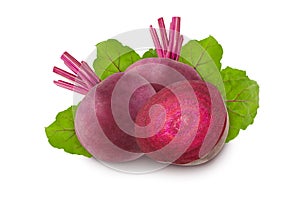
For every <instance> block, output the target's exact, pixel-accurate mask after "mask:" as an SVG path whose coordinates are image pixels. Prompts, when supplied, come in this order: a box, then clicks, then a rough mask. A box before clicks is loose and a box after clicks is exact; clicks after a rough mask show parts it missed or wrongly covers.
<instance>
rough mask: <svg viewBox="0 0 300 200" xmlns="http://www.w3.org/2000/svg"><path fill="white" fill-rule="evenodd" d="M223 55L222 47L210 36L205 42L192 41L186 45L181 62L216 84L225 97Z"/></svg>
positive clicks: (181, 54) (181, 55)
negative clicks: (222, 71) (222, 68)
mask: <svg viewBox="0 0 300 200" xmlns="http://www.w3.org/2000/svg"><path fill="white" fill-rule="evenodd" d="M222 55H223V49H222V46H221V45H220V44H219V43H218V41H217V40H216V39H215V38H214V37H212V36H209V37H208V38H205V39H203V40H200V41H197V40H191V41H189V42H188V43H187V44H185V45H184V46H183V47H182V49H181V53H180V58H179V61H180V62H183V63H186V64H188V65H190V66H192V67H194V68H195V69H196V70H197V71H198V73H199V74H200V76H201V77H202V78H203V80H205V81H207V82H210V83H212V84H214V85H215V86H216V87H217V88H218V89H219V90H220V92H221V93H222V95H224V94H225V91H224V88H223V81H222V77H221V75H220V69H221V59H222Z"/></svg>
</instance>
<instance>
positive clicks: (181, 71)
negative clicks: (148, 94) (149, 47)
mask: <svg viewBox="0 0 300 200" xmlns="http://www.w3.org/2000/svg"><path fill="white" fill-rule="evenodd" d="M132 70H134V71H135V72H136V73H138V74H139V75H141V76H142V77H144V78H145V79H146V80H147V81H148V82H150V83H151V84H152V85H153V87H154V89H155V90H156V91H159V90H161V89H162V88H164V87H165V86H167V85H170V84H172V83H175V82H178V81H183V80H201V77H200V76H199V74H198V73H197V71H196V70H195V69H194V68H193V67H191V66H189V65H187V64H184V63H181V62H178V61H176V60H172V59H169V58H145V59H142V60H139V61H137V62H135V63H134V64H132V65H131V66H130V67H128V68H127V70H126V72H129V71H132Z"/></svg>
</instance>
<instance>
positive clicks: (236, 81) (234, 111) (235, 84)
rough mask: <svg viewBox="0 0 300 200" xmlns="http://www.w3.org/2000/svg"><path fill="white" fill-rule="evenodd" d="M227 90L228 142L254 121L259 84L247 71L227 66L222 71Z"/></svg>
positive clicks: (257, 103)
mask: <svg viewBox="0 0 300 200" xmlns="http://www.w3.org/2000/svg"><path fill="white" fill-rule="evenodd" d="M221 75H222V78H223V82H224V87H225V91H226V98H227V100H226V105H227V111H228V115H229V124H230V126H229V133H228V136H227V139H226V142H229V141H230V140H232V139H234V138H235V137H236V136H237V135H238V134H239V131H240V129H243V130H245V129H246V128H247V127H248V126H249V125H250V124H252V123H253V122H254V118H255V116H256V113H257V109H258V107H259V86H258V84H257V82H256V81H254V80H251V79H250V78H249V77H248V76H247V74H246V72H245V71H242V70H238V69H233V68H231V67H227V68H226V69H223V70H222V71H221Z"/></svg>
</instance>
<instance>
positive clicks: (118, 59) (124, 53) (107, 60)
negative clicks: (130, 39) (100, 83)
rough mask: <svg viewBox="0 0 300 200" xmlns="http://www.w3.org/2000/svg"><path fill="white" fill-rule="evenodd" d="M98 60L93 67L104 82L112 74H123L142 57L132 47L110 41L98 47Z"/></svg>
mask: <svg viewBox="0 0 300 200" xmlns="http://www.w3.org/2000/svg"><path fill="white" fill-rule="evenodd" d="M96 47H97V58H96V59H95V61H94V63H93V66H94V69H95V72H96V74H97V75H98V76H99V78H100V79H101V80H104V79H105V78H107V77H108V76H110V75H111V74H114V73H116V72H123V71H125V70H126V69H127V67H129V66H130V65H131V64H133V63H134V62H136V61H137V60H139V59H141V57H140V56H139V55H138V54H137V53H136V52H135V51H134V50H133V49H131V48H130V47H128V46H123V45H122V44H121V43H120V42H119V41H117V40H115V39H109V40H106V41H103V42H100V43H98V44H97V45H96Z"/></svg>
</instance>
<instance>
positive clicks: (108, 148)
mask: <svg viewBox="0 0 300 200" xmlns="http://www.w3.org/2000/svg"><path fill="white" fill-rule="evenodd" d="M62 59H63V60H64V61H65V63H66V65H67V66H68V67H69V68H70V69H72V71H73V72H74V73H76V75H77V76H75V75H72V74H70V73H67V72H65V71H63V70H61V69H59V68H56V67H55V68H54V72H55V73H58V74H60V75H62V76H64V77H65V78H68V79H69V80H72V81H75V82H76V85H75V84H71V83H67V82H64V81H55V83H56V84H57V85H59V86H61V87H64V88H67V89H70V90H73V91H75V92H78V93H81V94H85V95H86V96H85V97H84V99H83V100H82V101H81V103H80V104H79V106H78V109H77V111H76V116H75V132H76V135H77V137H78V139H79V141H80V143H81V144H82V145H83V146H84V147H85V149H86V150H87V151H88V152H89V153H91V154H92V155H93V157H95V158H96V159H99V160H103V161H109V162H124V161H129V160H133V159H136V158H138V157H140V156H141V155H142V154H141V151H140V149H139V147H138V145H137V143H136V139H135V137H133V136H132V135H133V133H127V132H124V131H123V130H122V129H120V126H119V124H130V123H129V122H130V121H134V120H135V117H136V114H137V112H138V110H139V109H140V107H141V106H142V105H144V104H145V102H146V101H147V100H148V99H149V98H150V97H151V96H152V95H154V94H155V93H156V92H155V90H154V89H153V87H152V86H151V85H150V84H149V83H148V82H146V81H145V80H144V79H143V78H142V77H140V76H138V75H136V74H133V73H126V74H125V73H115V74H113V75H111V76H109V77H108V78H107V79H105V80H104V81H101V82H100V80H99V79H98V78H97V76H96V75H95V74H94V73H93V72H92V70H91V69H90V68H89V66H88V65H87V64H86V63H84V62H82V63H79V62H78V61H77V60H76V59H75V58H73V57H72V56H71V55H70V54H68V53H67V52H65V53H64V54H63V55H62ZM124 80H125V81H126V84H122V82H123V81H124ZM118 82H120V84H118V85H117V83H118ZM127 84H128V85H133V86H136V87H135V88H133V89H134V90H131V89H132V88H130V87H128V85H127ZM116 85H117V87H116ZM115 90H117V96H118V97H119V98H116V97H114V98H112V95H113V92H114V91H115ZM124 96H129V97H130V98H129V101H128V104H126V105H127V107H128V109H127V110H126V111H128V112H129V117H123V116H122V115H120V116H119V115H118V113H122V112H121V111H120V110H118V109H119V108H120V105H123V103H124V99H123V98H122V97H124ZM112 105H114V109H113V108H112ZM128 105H129V106H128ZM113 111H115V112H116V113H117V114H115V115H113ZM116 121H117V122H119V124H117V123H116ZM131 126H132V127H131V129H130V130H131V131H133V130H134V123H131Z"/></svg>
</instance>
